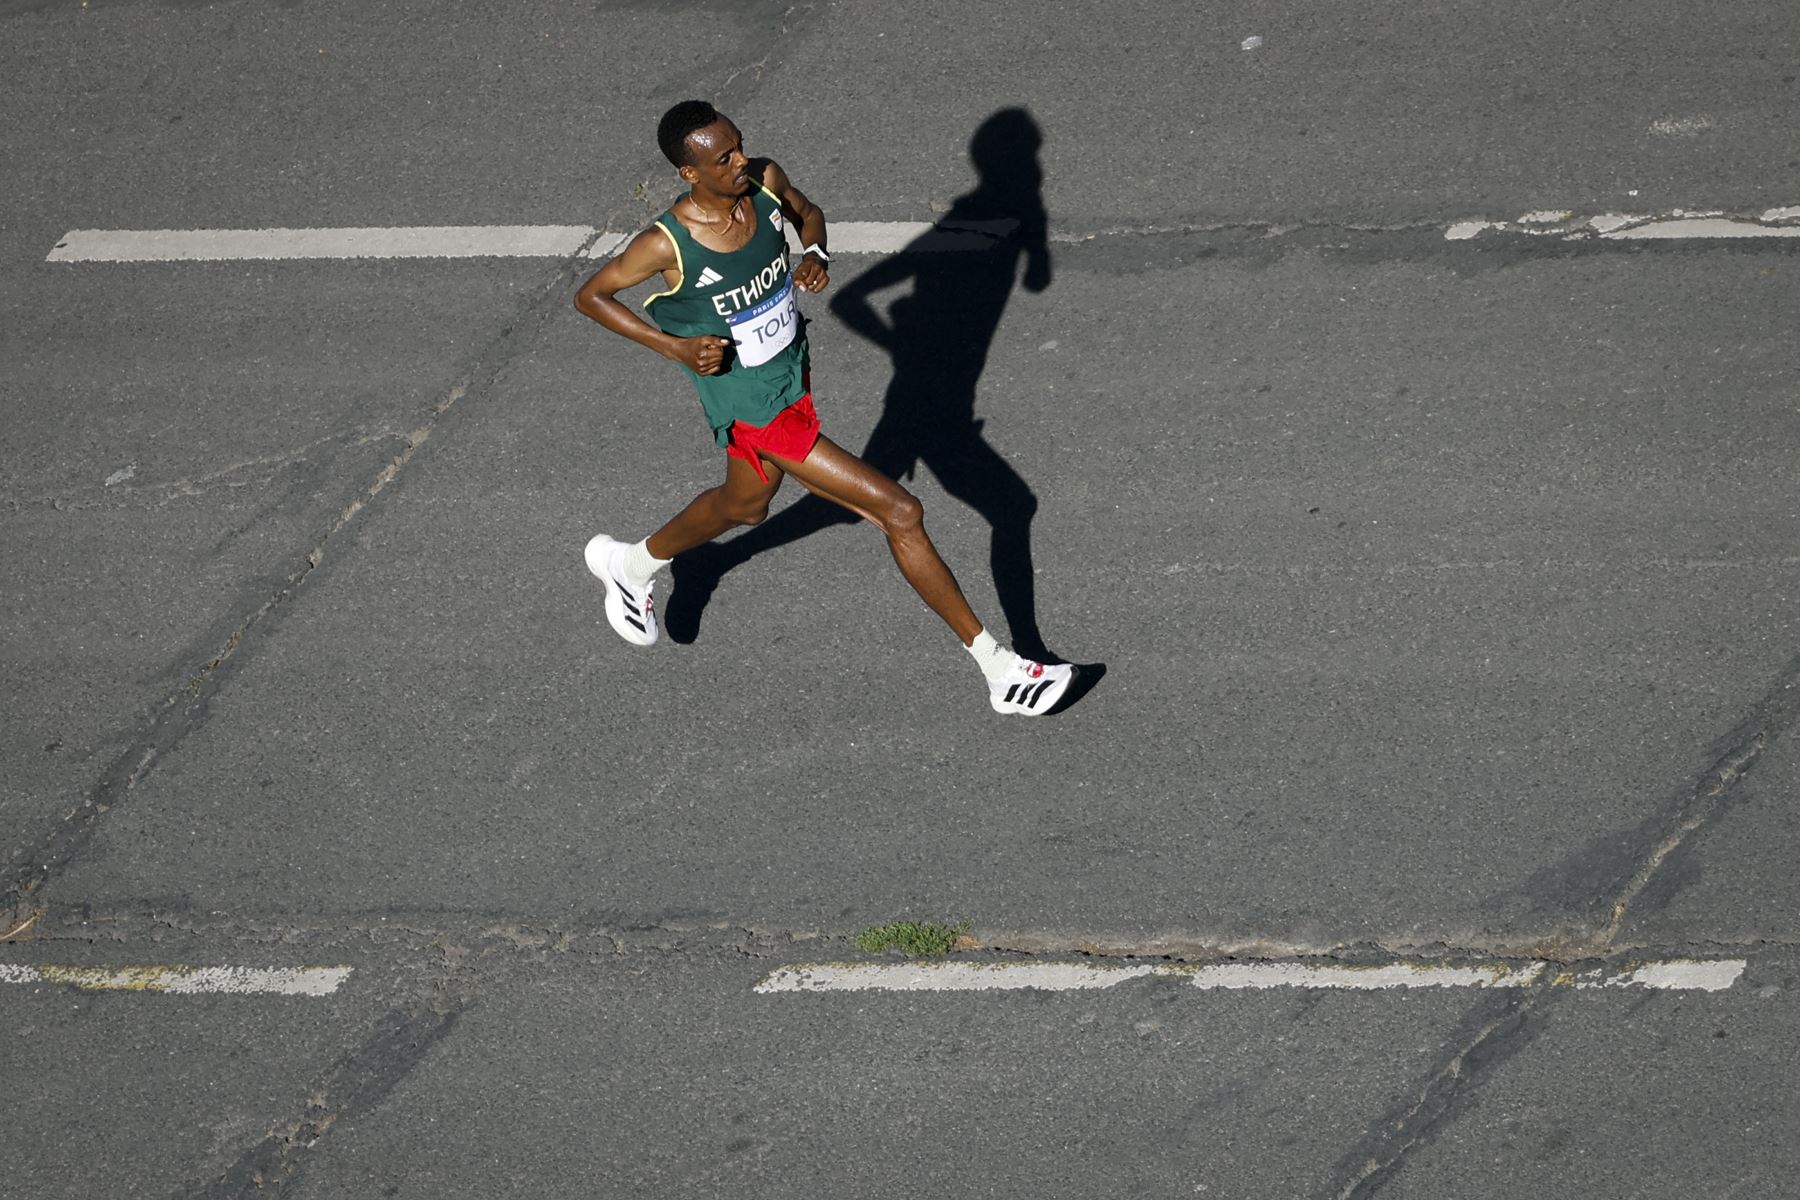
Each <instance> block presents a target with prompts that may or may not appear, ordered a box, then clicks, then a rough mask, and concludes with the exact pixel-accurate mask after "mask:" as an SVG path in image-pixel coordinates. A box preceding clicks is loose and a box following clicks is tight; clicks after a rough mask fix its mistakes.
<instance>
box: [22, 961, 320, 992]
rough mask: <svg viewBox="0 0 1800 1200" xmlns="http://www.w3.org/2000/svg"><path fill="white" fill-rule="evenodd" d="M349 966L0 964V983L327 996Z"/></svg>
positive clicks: (109, 989) (108, 989)
mask: <svg viewBox="0 0 1800 1200" xmlns="http://www.w3.org/2000/svg"><path fill="white" fill-rule="evenodd" d="M350 970H351V968H349V967H183V966H143V967H62V966H36V967H29V966H22V965H19V964H15V963H0V983H48V984H57V985H60V986H63V987H74V988H80V989H82V990H84V991H93V992H165V993H167V994H169V995H172V996H196V995H203V994H218V993H223V994H227V995H239V996H252V995H260V996H329V995H331V994H332V993H333V992H335V991H337V990H338V985H339V984H341V983H343V982H344V980H346V979H348V978H349V977H350Z"/></svg>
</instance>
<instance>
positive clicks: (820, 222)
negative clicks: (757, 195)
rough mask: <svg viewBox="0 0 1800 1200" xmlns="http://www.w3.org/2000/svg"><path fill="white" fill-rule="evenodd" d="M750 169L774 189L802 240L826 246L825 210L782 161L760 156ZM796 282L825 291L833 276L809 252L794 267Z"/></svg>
mask: <svg viewBox="0 0 1800 1200" xmlns="http://www.w3.org/2000/svg"><path fill="white" fill-rule="evenodd" d="M751 173H752V174H756V175H760V176H761V178H762V185H763V186H764V187H766V188H768V189H769V191H771V192H773V193H774V195H775V199H776V201H777V202H778V203H779V204H780V205H781V211H782V213H783V215H785V216H786V217H787V219H788V220H789V221H790V222H791V223H792V224H793V226H794V228H795V229H796V230H798V231H799V233H800V244H801V245H802V246H804V247H807V248H808V249H810V248H812V247H814V246H817V247H818V248H819V249H820V250H821V251H823V250H824V249H825V211H824V210H823V209H821V208H820V207H819V206H818V205H816V204H814V203H813V202H812V201H811V200H808V199H807V198H806V193H805V192H803V191H801V190H800V189H799V188H797V187H795V186H794V181H793V180H791V179H789V178H788V177H787V172H786V171H783V170H782V169H781V164H780V163H778V162H776V161H775V160H774V159H772V158H763V159H758V160H756V161H755V162H754V163H752V164H751ZM794 282H795V283H797V284H799V285H800V286H801V287H802V288H804V289H805V290H806V291H809V292H822V291H824V290H825V285H826V284H828V283H830V282H831V276H830V275H829V274H828V273H827V272H826V270H825V263H824V262H823V261H822V260H820V258H819V257H818V255H815V254H808V255H806V256H805V257H803V258H802V259H801V260H800V264H799V265H798V266H796V267H795V268H794Z"/></svg>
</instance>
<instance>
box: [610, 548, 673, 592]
mask: <svg viewBox="0 0 1800 1200" xmlns="http://www.w3.org/2000/svg"><path fill="white" fill-rule="evenodd" d="M671 561H673V560H672V559H667V558H658V557H656V556H655V555H654V554H652V553H650V539H649V538H645V539H644V540H643V541H641V542H639V543H637V544H636V545H635V546H627V547H625V553H624V555H623V556H622V557H621V560H620V563H619V565H620V566H621V567H623V568H624V569H625V574H626V575H628V576H629V577H630V578H631V581H632V582H633V583H635V584H638V585H639V586H640V587H641V586H642V585H644V584H646V583H649V582H650V577H651V576H653V575H655V574H656V573H657V572H658V571H660V570H662V569H663V568H664V567H666V566H668V565H669V563H670V562H671Z"/></svg>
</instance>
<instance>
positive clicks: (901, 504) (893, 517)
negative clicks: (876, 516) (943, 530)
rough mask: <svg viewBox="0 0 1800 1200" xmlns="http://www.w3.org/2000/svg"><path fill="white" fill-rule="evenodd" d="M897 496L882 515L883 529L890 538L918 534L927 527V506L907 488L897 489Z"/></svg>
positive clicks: (895, 490)
mask: <svg viewBox="0 0 1800 1200" xmlns="http://www.w3.org/2000/svg"><path fill="white" fill-rule="evenodd" d="M894 492H895V495H894V496H893V497H892V498H891V499H890V500H889V501H888V503H887V505H886V509H885V511H883V513H882V514H881V527H882V528H883V529H884V530H886V531H887V533H888V534H889V535H890V536H896V535H902V536H903V535H905V534H909V533H916V532H917V531H919V530H920V529H923V528H924V527H925V506H924V505H923V504H920V503H919V498H918V497H917V496H915V495H913V494H912V493H911V492H909V491H907V490H906V489H905V488H902V487H896V488H895V489H894Z"/></svg>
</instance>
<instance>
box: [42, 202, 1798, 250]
mask: <svg viewBox="0 0 1800 1200" xmlns="http://www.w3.org/2000/svg"><path fill="white" fill-rule="evenodd" d="M1017 228H1018V222H1017V221H1013V220H994V221H951V220H945V221H939V222H937V223H935V224H934V223H932V222H928V221H834V222H833V223H832V224H831V252H832V253H833V254H849V255H857V254H897V253H899V252H900V251H902V250H913V251H920V252H925V253H942V252H957V251H970V250H985V249H988V248H990V247H992V246H993V245H994V244H995V243H996V241H998V240H999V239H1002V238H1005V237H1007V236H1008V235H1010V234H1011V233H1012V232H1013V231H1014V230H1016V229H1017ZM1490 231H1492V232H1495V233H1502V234H1519V233H1525V234H1531V235H1533V236H1536V237H1562V238H1566V239H1582V238H1591V237H1602V238H1610V239H1615V240H1616V239H1622V238H1644V239H1652V240H1670V239H1687V238H1691V239H1699V240H1705V239H1713V238H1760V237H1776V238H1791V237H1800V205H1792V206H1786V207H1778V208H1770V209H1767V210H1765V211H1764V212H1763V213H1762V214H1761V215H1760V216H1758V217H1755V218H1750V217H1729V216H1726V215H1725V214H1724V213H1721V212H1716V211H1704V212H1700V211H1692V210H1687V209H1679V208H1678V209H1674V210H1673V211H1671V212H1668V213H1663V214H1649V213H1635V214H1634V213H1598V214H1595V215H1592V216H1586V217H1583V216H1580V215H1579V214H1577V213H1575V212H1573V211H1571V210H1568V209H1540V210H1537V211H1534V212H1528V213H1523V214H1521V215H1520V216H1518V217H1517V218H1515V219H1513V220H1510V221H1487V220H1479V221H1458V222H1456V223H1455V224H1453V225H1451V226H1449V227H1448V228H1446V229H1445V230H1444V237H1445V238H1446V239H1447V240H1449V241H1453V242H1459V241H1468V240H1469V239H1471V238H1475V237H1478V236H1480V235H1481V234H1483V233H1487V232H1490ZM634 236H635V233H614V232H611V231H605V230H597V229H594V228H593V227H592V226H588V225H441V226H395V227H390V228H381V227H368V228H353V229H352V228H346V229H71V230H70V231H69V232H68V233H66V234H64V235H63V236H62V239H61V240H60V241H58V242H57V243H56V245H55V246H54V247H53V248H52V249H51V250H50V253H49V254H48V255H47V256H46V261H48V262H70V263H74V262H93V263H98V262H114V263H117V262H225V261H242V260H250V259H321V258H324V259H332V258H566V257H568V256H569V255H571V254H575V253H577V252H580V253H581V254H582V255H583V256H584V257H586V258H589V259H596V260H597V259H604V258H609V257H611V256H612V255H614V254H616V253H618V251H619V249H620V248H621V247H622V246H624V245H625V243H626V242H627V241H629V240H630V239H631V238H632V237H634ZM797 236H798V235H797V234H796V232H795V231H794V230H793V229H791V228H790V229H789V230H788V242H789V244H790V245H792V246H793V247H794V248H795V249H799V242H798V240H797ZM1058 240H1062V241H1068V240H1083V239H1081V238H1079V237H1077V238H1070V237H1068V236H1059V238H1058ZM584 246H585V247H586V249H585V250H583V249H582V248H583V247H584Z"/></svg>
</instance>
